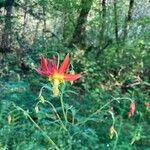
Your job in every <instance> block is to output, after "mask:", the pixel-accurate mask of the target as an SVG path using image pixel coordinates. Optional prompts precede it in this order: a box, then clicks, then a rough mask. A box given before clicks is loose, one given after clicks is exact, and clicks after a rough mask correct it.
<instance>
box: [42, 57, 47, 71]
mask: <svg viewBox="0 0 150 150" xmlns="http://www.w3.org/2000/svg"><path fill="white" fill-rule="evenodd" d="M41 68H42V70H44V71H48V67H47V62H46V59H45V57H44V56H41Z"/></svg>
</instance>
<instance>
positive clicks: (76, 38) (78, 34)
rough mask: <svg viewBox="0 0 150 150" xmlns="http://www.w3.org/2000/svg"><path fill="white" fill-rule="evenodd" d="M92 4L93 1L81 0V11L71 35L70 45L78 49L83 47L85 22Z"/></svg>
mask: <svg viewBox="0 0 150 150" xmlns="http://www.w3.org/2000/svg"><path fill="white" fill-rule="evenodd" d="M92 3H93V0H81V11H80V15H79V17H78V20H77V25H76V27H75V30H74V33H73V37H72V41H71V45H72V44H75V45H77V46H79V47H80V48H84V47H85V41H84V39H85V38H84V37H85V29H86V22H87V17H88V14H89V11H90V9H91V6H92Z"/></svg>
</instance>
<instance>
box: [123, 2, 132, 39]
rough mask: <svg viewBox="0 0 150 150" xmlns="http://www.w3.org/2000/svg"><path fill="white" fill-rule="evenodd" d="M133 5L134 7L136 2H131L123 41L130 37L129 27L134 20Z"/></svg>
mask: <svg viewBox="0 0 150 150" xmlns="http://www.w3.org/2000/svg"><path fill="white" fill-rule="evenodd" d="M133 5H134V0H130V4H129V10H128V15H127V17H126V19H125V27H124V34H123V40H125V39H126V37H127V36H128V31H129V25H130V22H131V20H132V12H133Z"/></svg>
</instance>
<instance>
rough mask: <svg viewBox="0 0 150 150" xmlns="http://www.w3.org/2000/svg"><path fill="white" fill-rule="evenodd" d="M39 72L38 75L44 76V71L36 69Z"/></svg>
mask: <svg viewBox="0 0 150 150" xmlns="http://www.w3.org/2000/svg"><path fill="white" fill-rule="evenodd" d="M35 70H36V71H37V73H38V74H40V75H42V74H43V73H42V70H41V69H35Z"/></svg>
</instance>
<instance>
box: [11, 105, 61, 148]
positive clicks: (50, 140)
mask: <svg viewBox="0 0 150 150" xmlns="http://www.w3.org/2000/svg"><path fill="white" fill-rule="evenodd" d="M13 106H14V107H15V108H17V109H18V110H21V111H22V112H23V113H24V115H25V116H27V117H28V118H29V120H30V121H31V122H32V123H33V124H34V126H35V127H36V128H38V129H39V130H40V131H41V132H42V134H43V136H45V137H46V138H47V139H48V141H49V142H50V143H51V144H52V145H53V146H54V147H55V149H56V150H60V149H59V147H58V146H57V145H56V144H55V142H54V141H53V140H52V139H51V138H50V137H49V136H48V135H47V134H46V133H45V131H43V130H42V129H41V128H40V126H39V125H38V124H37V123H36V122H35V121H34V120H33V119H32V117H31V116H30V115H29V114H28V113H27V112H26V111H24V110H23V109H22V108H21V107H19V106H16V105H15V104H13Z"/></svg>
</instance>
